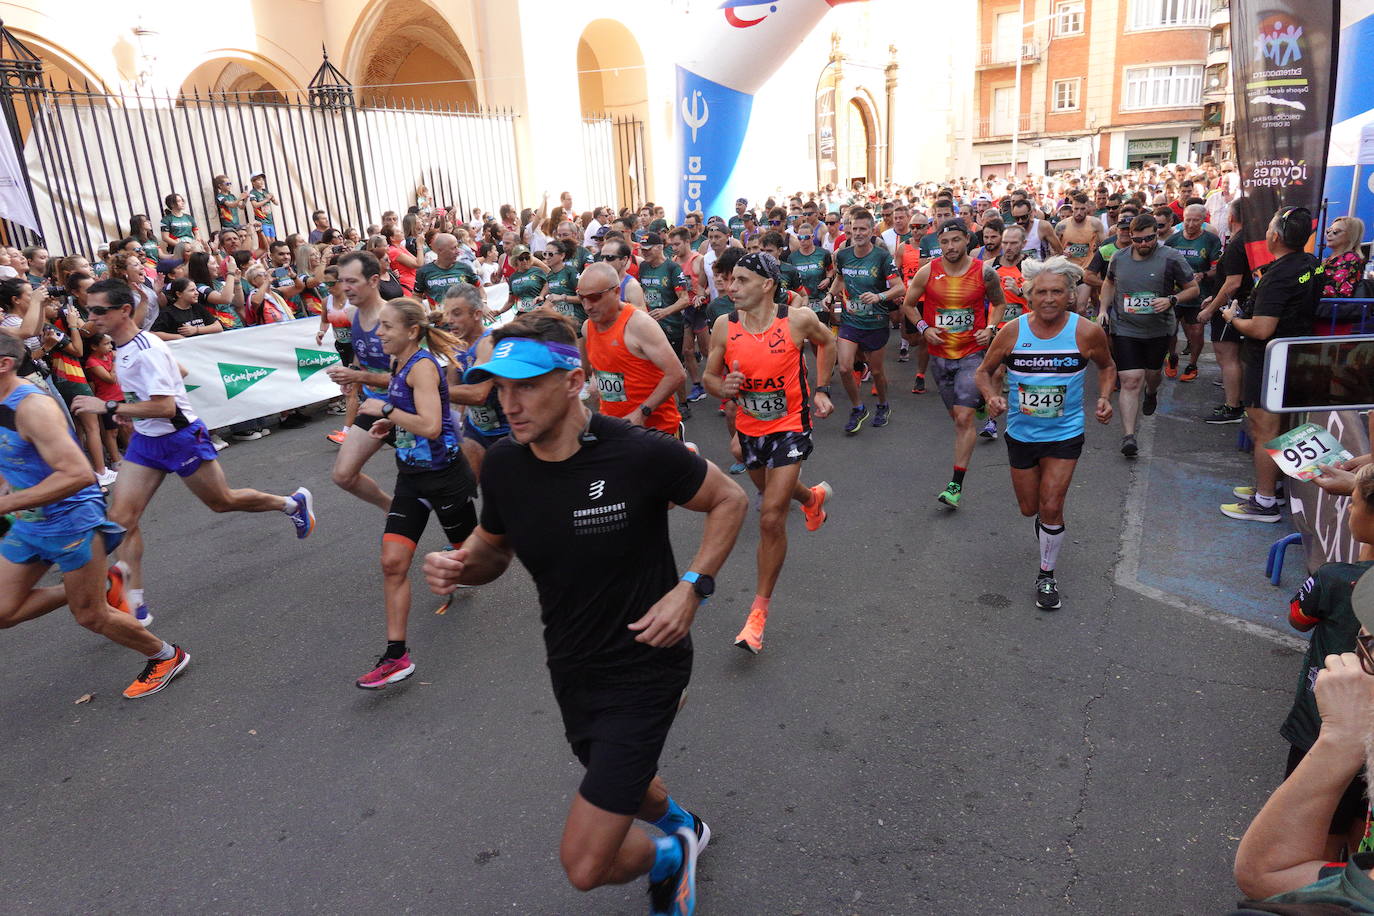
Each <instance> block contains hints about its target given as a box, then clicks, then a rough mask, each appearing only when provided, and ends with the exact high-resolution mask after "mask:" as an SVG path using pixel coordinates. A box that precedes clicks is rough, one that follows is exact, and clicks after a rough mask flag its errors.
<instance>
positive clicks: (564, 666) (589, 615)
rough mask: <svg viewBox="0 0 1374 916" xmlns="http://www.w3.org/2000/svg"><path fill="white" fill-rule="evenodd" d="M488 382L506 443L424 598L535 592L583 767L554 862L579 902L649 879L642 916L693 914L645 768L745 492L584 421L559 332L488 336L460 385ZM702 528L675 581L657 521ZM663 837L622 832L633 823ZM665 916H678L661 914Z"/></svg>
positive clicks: (643, 434) (681, 819) (518, 325)
mask: <svg viewBox="0 0 1374 916" xmlns="http://www.w3.org/2000/svg"><path fill="white" fill-rule="evenodd" d="M489 378H490V379H495V383H496V390H497V392H498V395H499V397H500V400H501V407H502V409H503V410H504V411H505V414H506V417H507V419H508V421H509V422H510V436H509V438H507V439H503V440H501V441H499V442H497V443H496V444H495V445H493V446H492V447H491V449H490V450H489V451H488V453H487V460H486V461H485V462H484V463H483V469H482V517H481V524H480V525H479V526H478V528H477V530H476V531H474V532H473V533H472V535H471V536H470V537H469V538H468V539H467V540H466V541H465V542H464V544H463V546H462V548H460V549H459V550H456V551H453V552H440V553H432V554H430V555H429V556H428V557H426V558H425V578H426V579H427V580H428V581H429V584H430V587H431V589H433V590H434V591H435V592H437V593H439V594H447V593H449V592H452V591H453V590H454V588H455V587H456V586H458V585H477V584H480V583H485V582H490V581H492V580H493V579H495V578H497V577H498V576H500V575H501V574H502V573H503V572H505V570H506V568H507V566H509V565H510V561H511V558H512V557H518V558H519V560H520V562H521V563H523V564H524V566H525V568H526V569H528V570H529V572H530V575H531V576H532V577H533V579H534V582H535V586H536V587H537V589H538V592H539V604H540V617H541V619H542V621H543V624H544V644H545V647H546V650H547V653H548V666H549V674H550V677H551V679H552V681H553V692H554V696H555V698H556V699H557V700H558V706H559V709H560V711H561V712H562V715H563V724H564V727H565V730H566V734H567V737H568V741H569V743H570V744H571V745H572V749H573V753H574V754H576V755H577V757H578V759H579V760H580V761H581V762H582V765H583V766H584V767H585V768H586V776H585V777H584V778H583V780H582V784H581V786H580V787H579V788H578V792H577V795H576V796H575V797H574V799H573V803H572V807H571V809H570V811H569V812H568V818H567V823H566V825H565V826H564V830H563V841H562V847H561V850H560V858H561V859H562V863H563V868H564V871H566V872H567V875H568V880H569V881H571V882H572V884H573V886H574V887H576V888H578V889H579V890H583V891H586V890H591V889H592V888H594V887H599V886H601V885H603V884H623V883H626V882H628V881H630V880H633V879H634V878H636V877H637V876H639V875H641V874H644V873H646V872H647V873H648V875H649V881H650V895H651V899H652V904H653V908H654V909H653V912H655V913H657V912H664V913H666V912H669V907H670V905H672V903H673V902H674V901H675V900H684V899H685V900H687V901H688V906H686V907H684V908H683V911H684V912H690V911H691V905H692V904H693V903H694V899H695V868H696V856H697V853H698V852H699V851H700V849H701V848H703V847H704V846H705V845H706V843H707V841H708V840H709V838H710V831H709V830H708V829H707V827H706V825H705V823H704V822H703V821H702V820H701V819H700V818H699V817H697V816H696V815H694V814H692V813H690V812H688V811H686V810H685V809H683V808H682V807H681V806H679V805H678V804H677V803H676V802H675V801H673V800H672V799H671V798H670V797H669V796H668V791H667V789H666V788H665V787H664V785H663V782H662V780H660V779H659V778H658V776H657V775H656V772H657V769H658V756H659V753H660V751H661V750H662V748H663V743H664V741H665V739H666V738H667V735H668V729H669V728H670V727H671V725H672V723H673V718H674V716H675V715H676V714H677V710H678V706H679V705H680V702H681V699H682V695H683V691H684V690H685V689H686V687H687V682H688V679H689V677H690V674H691V668H692V644H691V640H690V638H689V636H688V630H689V628H690V627H691V624H692V619H693V617H694V616H695V614H696V610H697V607H698V605H699V604H700V602H702V601H704V600H706V599H707V598H709V597H710V595H711V593H712V592H713V591H714V589H715V582H714V579H712V576H713V575H714V574H715V573H716V571H717V570H718V569H719V568H720V567H721V565H722V564H723V563H724V562H725V558H726V557H727V556H728V555H729V553H730V549H731V548H732V547H733V546H734V543H735V538H736V536H737V535H738V534H739V529H740V525H741V524H742V522H743V520H744V515H745V512H746V511H747V509H748V500H747V499H746V498H745V495H744V491H743V490H741V489H740V488H739V486H738V485H737V484H735V483H734V482H733V481H732V480H730V478H729V477H727V476H725V475H724V474H723V473H722V472H721V471H720V469H719V468H717V467H716V466H715V465H713V464H709V463H708V462H706V461H703V460H702V459H701V458H699V457H698V456H697V455H695V454H694V453H693V452H691V451H690V450H689V449H688V448H687V447H686V446H684V445H683V444H682V443H680V442H678V441H677V440H675V439H673V438H671V437H669V436H666V435H664V434H662V433H659V432H657V431H655V430H652V429H645V428H643V427H638V426H632V425H631V424H629V423H627V422H625V421H624V420H619V419H616V418H613V417H608V416H605V415H602V414H592V413H591V412H589V411H588V410H587V409H586V408H585V407H583V406H582V404H581V401H580V395H581V392H582V385H583V383H584V382H585V381H586V372H585V370H584V369H583V368H582V365H581V361H580V358H579V351H578V348H577V334H576V331H575V330H574V328H573V326H572V324H571V323H570V322H569V321H568V320H567V319H566V318H564V317H562V316H560V315H550V314H545V313H542V312H531V313H528V314H525V315H522V316H520V317H519V318H517V319H516V320H515V321H512V322H511V323H510V324H507V325H505V326H504V327H501V328H499V329H497V330H496V331H494V332H492V351H491V357H490V359H488V361H487V362H484V363H480V364H478V365H476V366H473V367H472V368H470V369H468V370H467V372H466V374H465V375H464V381H465V382H466V383H476V382H481V381H485V380H486V379H489ZM673 505H678V506H682V507H683V508H686V509H689V510H692V511H694V512H704V513H706V525H705V530H704V531H703V533H702V540H701V546H700V547H699V548H698V550H697V554H696V556H695V557H694V558H693V560H692V562H691V564H690V565H689V566H688V571H687V572H686V573H684V574H683V575H682V576H681V578H679V576H678V573H677V565H676V562H675V561H674V559H673V551H672V545H671V543H670V541H669V536H668V510H669V509H670V508H671V507H672V506H673ZM636 817H637V818H639V819H641V820H646V821H649V822H650V823H652V824H654V825H655V826H656V827H658V828H659V829H660V830H662V831H663V832H664V833H665V834H666V836H664V837H662V838H660V839H658V840H652V839H650V838H649V836H648V835H647V834H645V833H643V832H641V831H639V830H631V829H630V827H631V822H632V821H633V820H634V819H635V818H636ZM673 912H677V910H674V911H673Z"/></svg>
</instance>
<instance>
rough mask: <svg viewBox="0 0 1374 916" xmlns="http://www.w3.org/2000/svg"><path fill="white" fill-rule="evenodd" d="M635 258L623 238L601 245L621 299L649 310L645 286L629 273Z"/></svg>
mask: <svg viewBox="0 0 1374 916" xmlns="http://www.w3.org/2000/svg"><path fill="white" fill-rule="evenodd" d="M633 258H634V256H633V255H631V254H630V243H629V242H627V241H625V240H624V239H623V238H609V237H608V238H607V239H606V241H605V242H604V243H602V245H601V261H602V263H605V264H609V265H611V267H612V268H613V269H614V270H615V275H616V284H617V285H618V286H619V287H620V293H619V296H620V301H621V302H628V303H629V304H630V305H633V306H634V307H635V308H637V309H640V310H643V311H647V310H648V306H647V305H646V304H645V301H644V288H643V287H641V286H640V285H639V281H638V280H636V279H635V278H634V277H633V276H631V275H630V273H629V270H630V264H631V262H632V261H633ZM579 286H580V284H579ZM579 295H580V293H579ZM583 301H584V302H585V301H586V300H583ZM684 377H685V376H684Z"/></svg>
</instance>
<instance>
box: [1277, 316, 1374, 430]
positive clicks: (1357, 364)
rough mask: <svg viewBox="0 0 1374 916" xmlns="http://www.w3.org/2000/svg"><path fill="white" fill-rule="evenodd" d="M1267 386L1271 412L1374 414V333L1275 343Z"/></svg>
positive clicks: (1289, 339)
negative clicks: (1350, 412) (1356, 412)
mask: <svg viewBox="0 0 1374 916" xmlns="http://www.w3.org/2000/svg"><path fill="white" fill-rule="evenodd" d="M1262 385H1263V387H1262V389H1261V397H1260V404H1261V406H1263V407H1264V409H1265V410H1267V411H1270V412H1271V413H1295V412H1297V411H1302V410H1369V409H1374V334H1358V335H1353V336H1348V337H1288V338H1279V339H1277V340H1271V341H1269V345H1268V346H1267V347H1265V350H1264V375H1263V377H1262Z"/></svg>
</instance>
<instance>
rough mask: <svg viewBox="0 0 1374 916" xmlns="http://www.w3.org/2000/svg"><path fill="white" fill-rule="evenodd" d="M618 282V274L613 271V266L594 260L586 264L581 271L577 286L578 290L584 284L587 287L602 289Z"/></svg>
mask: <svg viewBox="0 0 1374 916" xmlns="http://www.w3.org/2000/svg"><path fill="white" fill-rule="evenodd" d="M619 282H620V274H618V273H616V272H615V268H614V267H612V266H611V265H609V264H607V263H606V262H604V261H596V262H594V263H592V264H588V265H587V267H586V268H585V269H584V270H583V271H582V276H581V278H580V279H579V281H578V284H577V287H578V289H579V290H580V289H581V288H582V286H583V285H584V284H585V285H586V287H587V289H593V290H594V289H602V288H604V287H607V286H613V285H615V284H617V283H619Z"/></svg>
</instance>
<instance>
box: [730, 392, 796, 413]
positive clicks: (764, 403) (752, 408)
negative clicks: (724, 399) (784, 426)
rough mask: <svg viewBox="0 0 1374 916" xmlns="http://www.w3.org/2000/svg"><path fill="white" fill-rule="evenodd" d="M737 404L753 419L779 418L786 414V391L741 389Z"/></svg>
mask: <svg viewBox="0 0 1374 916" xmlns="http://www.w3.org/2000/svg"><path fill="white" fill-rule="evenodd" d="M739 406H740V409H742V410H743V411H744V412H745V413H747V414H749V416H751V417H753V418H754V419H755V420H781V419H782V418H783V417H785V416H787V392H786V391H741V392H740V393H739Z"/></svg>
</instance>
